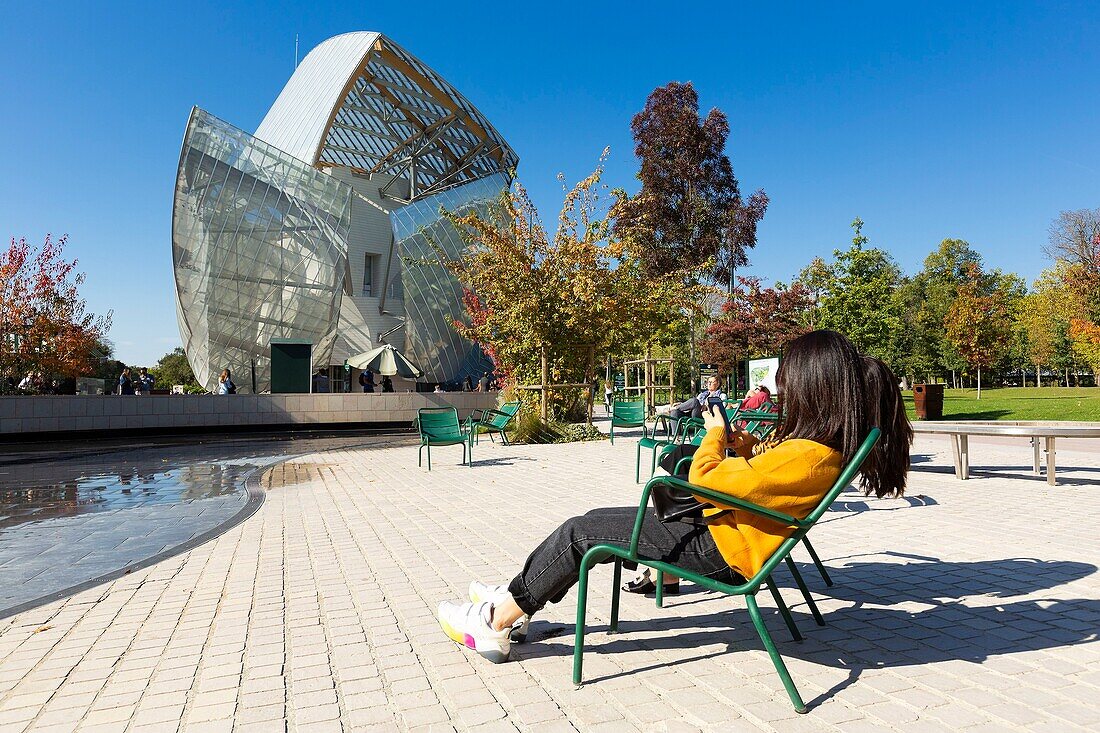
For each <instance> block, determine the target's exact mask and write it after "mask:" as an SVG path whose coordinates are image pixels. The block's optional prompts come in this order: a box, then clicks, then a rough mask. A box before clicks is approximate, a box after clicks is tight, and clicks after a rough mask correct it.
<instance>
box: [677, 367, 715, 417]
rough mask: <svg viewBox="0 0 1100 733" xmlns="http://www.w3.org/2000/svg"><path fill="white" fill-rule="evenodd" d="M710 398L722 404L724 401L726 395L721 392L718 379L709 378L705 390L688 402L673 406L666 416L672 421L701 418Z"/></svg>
mask: <svg viewBox="0 0 1100 733" xmlns="http://www.w3.org/2000/svg"><path fill="white" fill-rule="evenodd" d="M711 397H717V398H719V399H720V400H722V401H723V402H725V401H726V393H725V392H723V391H722V382H721V381H720V380H719V379H718V377H710V378H709V379H707V388H706V389H705V390H703V391H702V392H700V393H699V394H698V395H696V396H695V397H692V398H691V399H690V400H687V401H685V402H681V403H680V404H678V405H674V406H673V407H672V409H671V410H669V412H668V416H669V417H671V418H672V419H673V420H679V419H681V418H685V417H702V415H703V410H704V409H705V408H706V405H707V400H709V399H710V398H711Z"/></svg>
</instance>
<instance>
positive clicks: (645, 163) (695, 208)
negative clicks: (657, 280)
mask: <svg viewBox="0 0 1100 733" xmlns="http://www.w3.org/2000/svg"><path fill="white" fill-rule="evenodd" d="M630 128H631V131H632V132H633V134H634V142H635V148H634V153H635V155H637V156H638V159H639V161H640V163H641V167H640V169H639V171H638V180H639V181H641V183H642V188H641V190H640V191H639V192H638V193H637V194H636V195H635V196H633V197H630V198H629V199H626V200H624V201H623V202H622V205H621V206H619V207H618V210H617V211H616V214H617V218H616V221H615V232H616V234H617V235H618V236H620V237H621V238H624V239H625V238H630V239H633V240H634V241H635V242H636V243H637V244H638V245H639V246H640V248H641V252H642V256H643V264H644V266H645V268H646V271H647V273H648V274H649V275H651V276H654V277H656V276H658V275H662V276H663V275H665V274H667V273H670V272H675V271H680V272H683V273H685V275H686V276H687V277H688V278H691V279H693V280H695V281H700V280H710V281H711V282H712V283H719V284H722V285H725V284H726V283H728V282H729V280H730V276H731V273H732V272H733V270H734V268H737V267H740V266H742V265H744V264H746V262H747V259H746V257H745V250H746V249H748V248H751V247H754V246H755V245H756V226H757V223H758V222H759V221H760V219H761V218H763V216H764V212H765V211H766V210H767V207H768V197H767V194H765V193H764V192H763V191H762V190H761V191H757V192H756V193H754V194H753V195H752V196H750V197H749V199H748V200H747V201H745V200H743V199H742V198H741V192H740V189H739V187H738V183H737V178H736V177H735V176H734V174H733V166H732V165H731V164H730V159H729V158H728V157H727V156H726V154H725V148H726V140H727V139H728V137H729V132H730V126H729V120H728V119H726V115H725V114H724V113H723V112H722V111H721V110H719V109H712V110H711V111H710V112H709V113H707V116H706V117H705V118H700V116H699V95H698V93H697V92H696V91H695V87H694V86H692V84H691V82H688V83H686V84H681V83H679V82H670V83H669V84H667V85H666V86H663V87H658V88H657V89H654V90H653V91H652V92H651V93H650V95H649V98H648V99H646V104H645V109H643V110H642V111H641V112H639V113H638V114H637V115H635V116H634V119H633V121H632V122H631V126H630Z"/></svg>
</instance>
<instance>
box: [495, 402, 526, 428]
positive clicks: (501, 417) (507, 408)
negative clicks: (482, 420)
mask: <svg viewBox="0 0 1100 733" xmlns="http://www.w3.org/2000/svg"><path fill="white" fill-rule="evenodd" d="M519 406H520V403H519V401H518V400H517V401H515V402H505V403H504V404H503V405H501V406H500V409H499V410H497V411H496V412H495V413H493V419H492V420H490V421H489V425H491V426H492V427H494V428H497V429H498V430H503V429H504V426H506V425H507V424H508V423H510V422H511V421H512V418H514V417H515V416H516V413H517V412H519Z"/></svg>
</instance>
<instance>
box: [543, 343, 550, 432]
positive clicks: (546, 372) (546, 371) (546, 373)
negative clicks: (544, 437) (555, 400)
mask: <svg viewBox="0 0 1100 733" xmlns="http://www.w3.org/2000/svg"><path fill="white" fill-rule="evenodd" d="M541 391H542V421H543V422H546V417H547V407H548V405H547V398H548V397H549V392H550V362H549V361H548V360H547V358H546V345H545V344H543V346H542V390H541Z"/></svg>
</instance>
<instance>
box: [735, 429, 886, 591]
mask: <svg viewBox="0 0 1100 733" xmlns="http://www.w3.org/2000/svg"><path fill="white" fill-rule="evenodd" d="M881 432H882V431H880V430H879V429H878V428H871V432H870V433H868V434H867V437H866V438H864V440H863V443H862V444H861V445H860V446H859V449H858V450H856V454H855V455H854V456H852V460H850V461H848V465H846V466H845V467H844V468H843V469H842V470H841V471H840V475H839V476H837V479H836V482H835V483H834V484H833V486H832V488H831V489H829V490H828V491H827V492H825V496H823V497H822V499H821V501H820V502H819V503H818V505H817V506H816V507H815V508H814V509H813V511H811V512H810V513H809V514H807V515H806V518H805V519H803V520H802V521H801V522H799V523H798V525H799V526H798V529H796V530H795V531H794V533H793V534H792V535H791V536H790V537H788V538H787V539H785V540H783V544H781V545H780V546H779V547H778V548H777V549H776V551H775V552H773V553H772V556H771V557H770V558H768V560H767V562H765V563H764V566H763V567H762V568H760V571H759V572H758V573H757V574H756V575H754V576H752V578H751V579H750V581H749V583H750V584H752V585H753V586H754V587H759V586H760V584H761V583H763V582H764V581H765V580H766V579H767V577H768V574H769V573H771V571H773V570H775V566H776V565H778V564H779V563H781V562H782V561H783V558H785V557H786V556H787V554H788V553H790V551H791V549H793V548H794V546H795V545H797V544H798V543H799V542H801V541H802V538H803V537H805V536H806V533H807V532H809V531H810V528H811V527H813V525H814V524H815V523H816V522H817V520H819V519H821V516H822V515H823V514H824V513H825V512H827V511H828V510H829V507H830V506H831V505H832V503H833V502H834V501H836V498H837V497H838V496H840V492H841V491H844V489H846V488H848V485H849V484H850V483H852V480H853V479H854V478H855V477H856V474H857V473H858V472H859V469H860V467H861V466H863V462H864V461H865V460H867V456H869V455H870V454H871V450H872V449H873V448H874V447H875V443H877V442H878V439H879V435H881Z"/></svg>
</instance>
